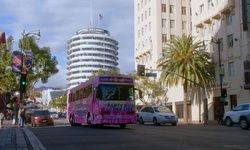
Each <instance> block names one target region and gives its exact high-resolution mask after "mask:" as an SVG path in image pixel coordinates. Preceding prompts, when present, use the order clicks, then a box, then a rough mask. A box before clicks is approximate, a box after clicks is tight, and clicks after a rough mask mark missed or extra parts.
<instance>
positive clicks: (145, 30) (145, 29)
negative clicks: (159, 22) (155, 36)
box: [145, 25, 148, 34]
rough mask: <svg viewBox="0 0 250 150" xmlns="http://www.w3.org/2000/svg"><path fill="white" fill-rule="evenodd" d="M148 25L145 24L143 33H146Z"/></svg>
mask: <svg viewBox="0 0 250 150" xmlns="http://www.w3.org/2000/svg"><path fill="white" fill-rule="evenodd" d="M147 30H148V25H145V34H146V33H147Z"/></svg>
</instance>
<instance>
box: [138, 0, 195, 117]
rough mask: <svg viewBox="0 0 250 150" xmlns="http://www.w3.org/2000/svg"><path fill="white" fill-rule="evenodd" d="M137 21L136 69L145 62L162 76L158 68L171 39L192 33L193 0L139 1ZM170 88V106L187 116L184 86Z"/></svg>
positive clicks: (146, 66) (178, 113) (168, 97)
mask: <svg viewBox="0 0 250 150" xmlns="http://www.w3.org/2000/svg"><path fill="white" fill-rule="evenodd" d="M134 23H135V24H134V26H135V28H134V31H135V37H134V38H135V52H134V57H135V68H136V66H137V65H138V64H141V65H145V68H146V69H149V70H148V71H147V72H150V71H152V72H154V73H157V79H159V77H160V74H161V72H160V71H158V72H156V71H154V69H158V68H157V61H158V59H159V58H160V57H162V52H163V51H164V50H166V44H165V43H166V42H167V40H169V39H172V38H174V37H175V36H181V35H182V34H186V35H189V34H191V29H192V27H191V25H192V23H191V3H190V0H160V1H159V0H135V2H134ZM166 90H167V99H168V100H167V101H168V102H167V103H166V105H168V107H170V108H171V109H172V110H173V111H174V112H175V113H176V114H177V115H178V117H179V118H183V92H182V91H183V88H182V86H176V87H172V88H168V87H166ZM164 101H165V100H164ZM188 107H190V105H189V106H188ZM189 110H191V109H190V108H189ZM190 113H191V112H190ZM190 113H189V114H190ZM189 116H190V115H189Z"/></svg>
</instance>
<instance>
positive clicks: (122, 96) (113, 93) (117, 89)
mask: <svg viewBox="0 0 250 150" xmlns="http://www.w3.org/2000/svg"><path fill="white" fill-rule="evenodd" d="M96 98H97V99H99V100H134V86H132V85H117V84H101V85H99V87H98V91H97V95H96Z"/></svg>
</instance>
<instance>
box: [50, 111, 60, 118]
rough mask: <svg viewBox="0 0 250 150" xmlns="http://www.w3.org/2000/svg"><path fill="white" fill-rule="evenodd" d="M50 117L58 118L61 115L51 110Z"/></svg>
mask: <svg viewBox="0 0 250 150" xmlns="http://www.w3.org/2000/svg"><path fill="white" fill-rule="evenodd" d="M50 117H51V118H54V119H58V118H59V115H58V113H57V112H51V113H50Z"/></svg>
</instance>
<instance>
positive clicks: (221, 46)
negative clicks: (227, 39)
mask: <svg viewBox="0 0 250 150" xmlns="http://www.w3.org/2000/svg"><path fill="white" fill-rule="evenodd" d="M219 41H220V43H219V46H220V51H223V38H220V39H219Z"/></svg>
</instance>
